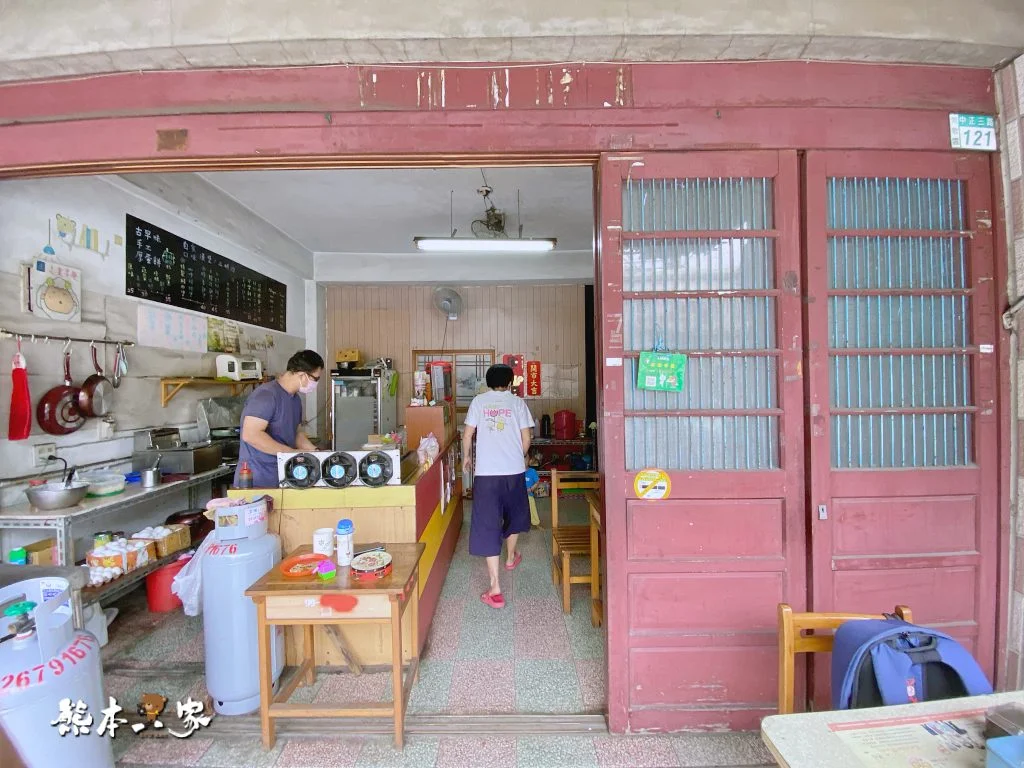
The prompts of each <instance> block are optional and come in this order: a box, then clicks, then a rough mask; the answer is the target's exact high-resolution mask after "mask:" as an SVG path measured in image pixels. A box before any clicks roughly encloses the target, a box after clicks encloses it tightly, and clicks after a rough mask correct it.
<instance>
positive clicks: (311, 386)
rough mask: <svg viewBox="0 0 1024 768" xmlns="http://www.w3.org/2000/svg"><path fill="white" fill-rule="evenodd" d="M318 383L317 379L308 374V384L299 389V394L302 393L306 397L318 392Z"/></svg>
mask: <svg viewBox="0 0 1024 768" xmlns="http://www.w3.org/2000/svg"><path fill="white" fill-rule="evenodd" d="M318 383H319V382H317V380H316V379H314V378H313V377H312V376H310V375H309V374H308V373H307V374H306V383H305V384H303V385H302V386H301V387H299V392H301V393H302V394H304V395H309V394H312V393H313V392H316V385H317V384H318Z"/></svg>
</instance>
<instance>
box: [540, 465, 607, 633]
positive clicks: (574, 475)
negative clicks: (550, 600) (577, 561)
mask: <svg viewBox="0 0 1024 768" xmlns="http://www.w3.org/2000/svg"><path fill="white" fill-rule="evenodd" d="M599 487H600V475H598V474H597V472H559V471H558V470H557V469H553V470H551V581H552V583H553V584H554V585H555V586H556V587H557V586H558V585H559V584H561V586H562V611H563V612H565V613H570V612H572V600H571V598H570V590H571V589H572V585H573V584H590V583H591V576H590V573H589V572H588V573H587V574H586V575H580V576H573V575H572V558H574V557H585V558H588V559H589V558H590V525H589V523H588V524H587V525H560V524H559V520H558V492H559V491H572V490H581V491H588V490H596V489H597V488H599Z"/></svg>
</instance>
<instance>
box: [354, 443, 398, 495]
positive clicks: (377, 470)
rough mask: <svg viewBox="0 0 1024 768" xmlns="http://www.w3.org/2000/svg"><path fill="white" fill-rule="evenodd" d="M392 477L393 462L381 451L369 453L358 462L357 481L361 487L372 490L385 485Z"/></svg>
mask: <svg viewBox="0 0 1024 768" xmlns="http://www.w3.org/2000/svg"><path fill="white" fill-rule="evenodd" d="M394 475H395V465H394V462H393V461H392V460H391V457H390V456H389V455H388V454H386V453H384V452H382V451H370V452H369V453H368V454H366V455H365V456H363V458H361V459H360V460H359V479H360V480H361V481H362V483H363V485H369V486H371V487H374V488H377V487H379V486H382V485H387V484H388V481H389V480H391V478H392V477H394Z"/></svg>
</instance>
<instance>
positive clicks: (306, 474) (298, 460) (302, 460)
mask: <svg viewBox="0 0 1024 768" xmlns="http://www.w3.org/2000/svg"><path fill="white" fill-rule="evenodd" d="M279 474H280V475H281V476H282V477H281V482H282V484H283V485H285V486H287V487H289V488H312V487H313V486H314V485H316V484H317V483H318V482H320V462H319V461H318V460H317V458H316V457H315V456H313V455H312V454H309V453H296V454H294V455H293V456H289V457H288V458H287V459H286V460H285V462H284V466H283V467H282V468H281V472H280V473H279Z"/></svg>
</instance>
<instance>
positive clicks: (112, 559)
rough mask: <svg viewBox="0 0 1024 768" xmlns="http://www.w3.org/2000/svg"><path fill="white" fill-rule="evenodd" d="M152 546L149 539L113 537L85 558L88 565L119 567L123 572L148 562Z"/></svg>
mask: <svg viewBox="0 0 1024 768" xmlns="http://www.w3.org/2000/svg"><path fill="white" fill-rule="evenodd" d="M152 547H153V544H152V542H149V541H143V540H138V541H136V540H132V539H114V540H113V541H111V542H108V543H106V544H104V545H102V546H99V547H96V548H95V549H94V550H92V551H91V552H89V553H88V554H87V555H86V558H85V559H86V562H87V563H88V564H89V566H90V567H95V568H120V569H121V572H122V573H125V572H127V571H130V570H133V569H135V568H138V567H139V566H141V565H145V564H146V563H147V562H149V560H150V551H151V548H152Z"/></svg>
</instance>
